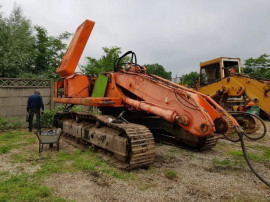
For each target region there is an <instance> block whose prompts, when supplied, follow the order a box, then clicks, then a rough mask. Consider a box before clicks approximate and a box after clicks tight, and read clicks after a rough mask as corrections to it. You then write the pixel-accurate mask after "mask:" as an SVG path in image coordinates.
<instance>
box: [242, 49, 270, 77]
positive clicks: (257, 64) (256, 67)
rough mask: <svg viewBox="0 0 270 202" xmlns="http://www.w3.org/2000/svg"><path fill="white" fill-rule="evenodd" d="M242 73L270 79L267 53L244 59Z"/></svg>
mask: <svg viewBox="0 0 270 202" xmlns="http://www.w3.org/2000/svg"><path fill="white" fill-rule="evenodd" d="M244 73H246V74H249V75H250V76H254V77H261V78H267V79H270V59H269V55H267V54H262V55H260V56H259V57H258V58H248V59H247V60H245V63H244Z"/></svg>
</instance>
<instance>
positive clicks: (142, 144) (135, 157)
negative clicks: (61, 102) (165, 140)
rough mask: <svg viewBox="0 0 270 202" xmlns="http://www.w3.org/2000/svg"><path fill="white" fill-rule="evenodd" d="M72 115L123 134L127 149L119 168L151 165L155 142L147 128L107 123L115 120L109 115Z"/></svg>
mask: <svg viewBox="0 0 270 202" xmlns="http://www.w3.org/2000/svg"><path fill="white" fill-rule="evenodd" d="M74 115H75V116H77V117H79V118H80V119H84V120H85V119H86V120H87V119H89V120H92V121H93V120H94V121H97V122H100V123H101V126H100V127H102V125H106V126H107V127H109V128H115V129H118V130H119V131H121V133H123V132H124V136H125V138H127V140H128V145H129V146H128V147H129V149H128V154H127V159H126V162H121V163H123V164H124V165H121V166H120V167H121V168H124V169H127V170H129V169H134V168H140V167H144V166H148V165H150V164H152V163H153V161H154V158H155V141H154V137H153V135H152V133H151V132H150V130H149V129H148V128H147V127H145V126H143V125H139V124H133V123H113V122H109V121H108V120H109V119H111V120H113V119H115V117H113V116H109V115H95V114H89V113H85V112H77V113H76V114H75V113H74ZM100 123H99V124H100Z"/></svg>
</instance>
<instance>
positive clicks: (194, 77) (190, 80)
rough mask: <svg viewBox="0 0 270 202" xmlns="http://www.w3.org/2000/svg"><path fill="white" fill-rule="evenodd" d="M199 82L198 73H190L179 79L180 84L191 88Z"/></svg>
mask: <svg viewBox="0 0 270 202" xmlns="http://www.w3.org/2000/svg"><path fill="white" fill-rule="evenodd" d="M198 82H199V73H198V72H190V73H189V74H184V75H183V76H182V77H181V79H180V84H182V85H183V84H186V85H188V86H192V85H194V84H196V83H198Z"/></svg>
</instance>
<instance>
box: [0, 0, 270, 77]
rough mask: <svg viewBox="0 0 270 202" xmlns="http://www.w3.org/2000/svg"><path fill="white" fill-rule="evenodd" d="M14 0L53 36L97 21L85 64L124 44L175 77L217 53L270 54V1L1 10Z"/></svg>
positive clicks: (48, 2) (103, 1)
mask: <svg viewBox="0 0 270 202" xmlns="http://www.w3.org/2000/svg"><path fill="white" fill-rule="evenodd" d="M14 2H16V3H17V5H20V6H21V7H22V9H23V11H24V15H25V16H26V17H28V18H29V19H30V20H31V21H32V24H33V25H40V26H43V27H45V28H46V29H47V30H48V32H49V34H50V35H53V36H57V35H59V34H60V33H62V32H64V31H68V32H71V33H74V32H75V30H76V29H77V27H78V26H79V25H80V24H81V23H82V22H83V21H84V20H85V19H89V20H92V21H95V22H96V24H95V27H94V29H93V31H92V34H91V36H90V39H89V40H88V43H87V45H86V49H85V51H84V54H83V59H82V60H81V61H80V63H84V57H85V56H91V57H95V58H99V57H100V56H101V54H102V50H101V48H102V47H105V46H107V47H110V46H119V47H121V48H122V53H125V52H126V51H129V50H132V51H134V52H135V53H136V55H137V58H138V63H139V64H141V65H143V64H152V63H159V64H161V65H163V66H164V68H165V69H166V70H167V71H171V72H172V76H173V77H175V75H176V74H177V75H178V76H180V75H182V74H186V73H189V72H191V71H198V69H199V63H200V62H202V61H206V60H209V59H213V58H216V57H221V56H223V57H240V58H241V59H242V61H243V60H245V59H247V58H250V57H258V56H260V55H261V54H263V53H266V54H270V0H226V1H225V0H223V1H221V0H220V1H218V0H186V1H184V0H182V1H181V0H163V1H161V0H16V1H14V0H0V4H2V9H1V11H2V12H3V13H4V14H5V15H8V14H9V13H10V11H11V9H12V8H13V4H14Z"/></svg>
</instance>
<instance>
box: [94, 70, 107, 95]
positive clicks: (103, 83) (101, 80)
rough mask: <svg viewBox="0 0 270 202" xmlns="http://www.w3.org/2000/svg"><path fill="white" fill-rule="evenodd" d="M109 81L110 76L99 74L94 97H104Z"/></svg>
mask: <svg viewBox="0 0 270 202" xmlns="http://www.w3.org/2000/svg"><path fill="white" fill-rule="evenodd" d="M107 83H108V77H107V76H104V75H103V74H99V75H98V78H97V80H96V82H95V86H94V90H93V93H92V97H104V95H105V91H106V87H107Z"/></svg>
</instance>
